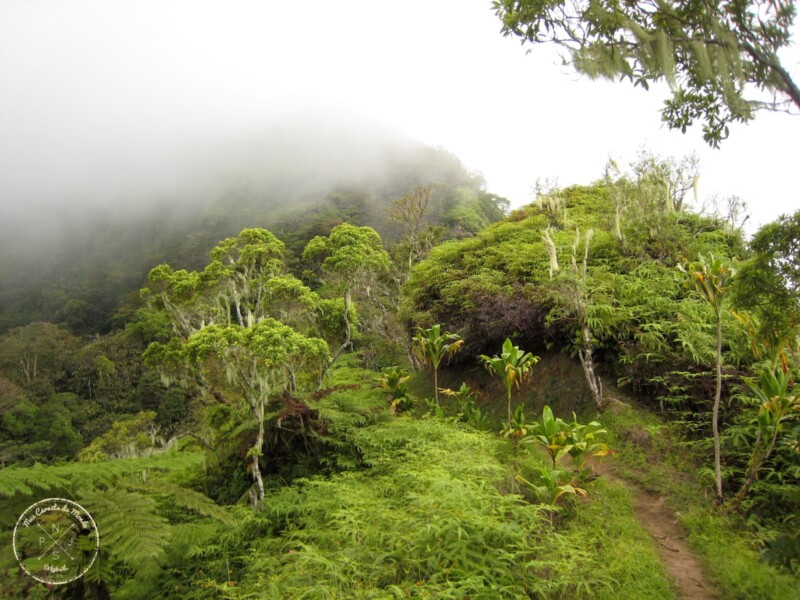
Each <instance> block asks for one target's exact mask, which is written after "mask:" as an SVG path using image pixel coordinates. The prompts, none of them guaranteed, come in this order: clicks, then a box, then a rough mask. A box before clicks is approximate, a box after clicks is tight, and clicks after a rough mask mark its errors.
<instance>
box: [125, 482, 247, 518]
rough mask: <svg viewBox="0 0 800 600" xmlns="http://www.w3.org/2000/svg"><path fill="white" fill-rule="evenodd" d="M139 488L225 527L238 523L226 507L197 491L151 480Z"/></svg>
mask: <svg viewBox="0 0 800 600" xmlns="http://www.w3.org/2000/svg"><path fill="white" fill-rule="evenodd" d="M137 487H138V488H139V489H141V490H142V491H144V492H155V493H157V494H161V495H162V496H165V497H167V498H169V499H170V500H172V501H173V502H174V503H175V504H177V505H178V506H182V507H183V508H188V509H189V510H193V511H195V512H197V513H199V514H201V515H203V516H205V517H211V518H212V519H215V520H217V521H220V522H221V523H224V524H225V525H231V526H233V525H235V524H236V523H237V520H236V519H235V518H234V517H233V516H232V515H231V514H230V513H229V512H228V511H227V510H226V509H225V508H224V507H222V506H220V505H219V504H217V503H215V502H214V501H213V500H212V499H211V498H209V497H208V496H206V495H204V494H201V493H200V492H196V491H195V490H191V489H188V488H185V487H181V486H179V485H176V484H174V483H170V482H168V481H163V480H151V481H148V482H147V483H145V484H142V485H141V486H137Z"/></svg>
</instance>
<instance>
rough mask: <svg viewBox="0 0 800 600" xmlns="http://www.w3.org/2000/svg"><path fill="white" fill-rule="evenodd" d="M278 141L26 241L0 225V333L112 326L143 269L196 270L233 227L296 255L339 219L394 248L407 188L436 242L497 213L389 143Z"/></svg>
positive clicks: (466, 187) (457, 168) (476, 191)
mask: <svg viewBox="0 0 800 600" xmlns="http://www.w3.org/2000/svg"><path fill="white" fill-rule="evenodd" d="M287 135H288V133H286V132H283V133H282V135H280V136H275V134H274V132H273V137H267V138H266V140H261V141H259V142H258V144H257V145H256V147H255V148H254V149H252V152H253V156H250V157H248V158H247V160H246V161H243V162H244V164H245V165H247V166H246V167H244V168H243V167H241V166H239V165H235V166H232V167H229V168H228V169H227V170H225V169H223V170H220V169H221V167H219V166H217V167H216V170H213V169H208V172H205V171H204V170H202V168H201V167H198V171H197V173H195V174H194V176H195V178H196V179H197V180H198V181H199V182H205V186H206V187H205V188H203V187H200V185H199V183H197V182H195V183H193V185H192V186H188V185H187V186H185V187H186V188H187V189H183V188H182V187H181V186H177V185H176V186H174V188H168V189H167V190H166V191H164V192H149V194H150V196H152V197H150V196H145V197H143V198H138V199H133V200H130V201H126V200H120V201H119V202H118V203H117V208H116V209H113V210H112V209H110V208H108V207H105V208H97V209H95V210H87V211H84V213H82V214H80V215H74V214H72V213H71V212H70V211H69V208H68V207H69V205H70V204H71V203H72V202H73V200H72V199H71V198H70V197H68V196H66V197H65V198H64V200H63V203H64V205H65V207H64V208H63V209H61V210H60V211H59V213H60V214H59V213H57V214H56V217H58V219H57V220H56V221H55V222H49V223H48V224H46V225H43V224H38V225H36V226H33V225H31V226H29V227H30V231H28V232H26V233H27V235H21V233H25V232H20V231H18V230H14V229H10V228H7V227H11V226H12V225H13V221H10V222H8V223H5V224H3V225H0V232H2V236H0V279H2V281H3V283H4V285H3V286H2V289H0V332H6V331H8V330H9V329H11V328H13V327H16V326H20V325H26V324H28V323H31V322H35V321H47V322H53V323H59V324H62V325H64V326H65V327H66V328H67V329H68V330H69V331H71V332H72V333H73V334H76V335H86V334H91V333H106V332H108V331H110V330H111V329H115V328H119V327H121V326H123V325H124V324H125V322H126V321H127V320H129V317H130V314H129V310H128V309H129V308H130V306H135V299H136V296H137V295H138V288H139V286H140V285H141V282H142V281H143V279H144V278H145V276H146V275H147V272H148V271H149V270H150V269H152V268H153V267H154V266H156V265H157V264H159V263H161V262H169V263H170V264H173V265H176V266H179V267H185V268H198V267H200V266H201V265H202V264H203V263H204V261H205V260H206V257H207V255H208V252H209V251H210V250H211V248H213V246H214V245H215V244H216V243H217V242H218V241H219V240H220V239H222V238H225V237H228V236H232V235H236V233H238V232H239V231H240V230H241V229H243V228H245V227H266V228H269V229H270V230H272V231H274V232H275V234H276V235H278V236H279V237H281V238H282V239H284V240H285V241H286V242H287V243H288V244H289V248H290V251H292V250H294V252H295V254H298V253H301V252H302V248H303V246H304V245H305V243H306V242H307V241H308V240H309V239H311V237H313V236H314V235H316V234H318V233H325V232H327V231H329V230H330V229H331V227H333V226H334V225H336V224H338V223H341V222H344V221H347V222H351V223H355V224H359V225H369V226H372V227H374V228H376V229H377V230H378V231H380V232H381V233H382V234H385V235H387V236H388V237H387V239H389V240H394V239H396V238H397V236H398V225H397V224H395V223H393V222H392V221H391V220H390V219H387V210H388V207H389V205H390V204H391V202H392V201H393V200H395V199H397V198H398V197H400V196H402V195H403V194H405V193H408V192H411V191H412V190H414V189H415V188H416V187H418V186H429V185H430V186H432V187H431V192H430V206H429V207H428V216H427V217H426V226H427V224H432V223H435V224H436V225H437V226H438V227H439V228H441V230H440V231H439V230H437V235H436V237H435V239H437V240H438V239H444V238H446V237H452V236H464V235H471V234H473V233H475V232H476V231H478V230H479V229H480V228H482V227H484V226H485V225H487V224H489V223H490V222H492V221H496V220H498V219H499V218H501V217H502V215H503V212H502V211H503V209H504V208H506V207H507V206H508V204H507V201H506V200H505V199H503V198H500V197H497V196H495V195H492V194H489V193H487V192H486V191H485V190H484V189H483V182H482V180H481V178H480V176H479V175H474V174H470V173H468V172H467V171H466V170H465V168H464V167H463V166H462V164H461V162H460V161H459V160H458V159H457V158H456V157H455V156H453V155H452V154H450V153H448V152H447V151H445V150H443V149H434V148H429V147H425V146H422V145H419V144H413V143H410V142H407V141H404V140H397V139H392V138H389V137H384V138H380V139H373V138H369V139H367V140H366V141H365V140H363V139H361V138H358V137H356V138H355V140H353V139H351V140H350V143H349V144H348V145H347V146H345V147H343V148H342V147H341V144H340V143H339V142H338V141H337V142H335V143H334V140H333V139H329V138H330V137H331V135H332V134H328V135H325V134H324V133H317V134H314V135H312V136H310V137H309V135H308V134H307V133H306V134H303V133H300V134H298V133H295V135H298V136H301V139H300V140H291V139H287ZM342 135H344V134H342ZM302 136H304V137H302ZM273 138H274V139H273ZM281 144H283V145H284V146H283V147H281ZM332 146H335V147H332ZM236 150H237V151H238V152H241V151H242V150H241V149H239V148H238V147H237V148H236ZM223 158H224V153H223ZM218 160H219V161H221V162H222V158H218ZM227 160H232V159H230V158H229V159H227ZM337 167H338V168H337ZM76 204H80V202H79V201H78V202H76ZM6 226H7V227H6ZM295 258H296V256H295ZM290 260H291V259H290ZM118 311H120V312H119V313H118Z"/></svg>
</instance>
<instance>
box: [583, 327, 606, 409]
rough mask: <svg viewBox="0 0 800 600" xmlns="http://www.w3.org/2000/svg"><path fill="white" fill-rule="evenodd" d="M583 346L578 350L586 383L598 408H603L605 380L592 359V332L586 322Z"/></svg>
mask: <svg viewBox="0 0 800 600" xmlns="http://www.w3.org/2000/svg"><path fill="white" fill-rule="evenodd" d="M582 333H583V347H582V348H580V349H579V350H578V358H579V359H580V361H581V366H582V367H583V374H584V376H585V377H586V383H587V384H588V385H589V390H590V391H591V392H592V398H593V399H594V403H595V404H596V405H597V410H603V404H604V403H603V382H602V381H601V380H600V378H599V377H598V376H597V375H596V374H595V372H594V360H593V359H592V350H593V344H592V334H591V332H590V331H589V328H588V327H587V326H586V325H585V324H584V326H583V332H582Z"/></svg>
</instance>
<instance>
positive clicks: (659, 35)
mask: <svg viewBox="0 0 800 600" xmlns="http://www.w3.org/2000/svg"><path fill="white" fill-rule="evenodd" d="M493 6H494V9H495V12H496V13H497V15H498V16H499V17H500V19H501V20H502V21H503V28H502V31H503V34H504V35H506V36H508V35H516V36H519V37H521V38H522V39H523V42H530V43H534V44H535V43H540V42H553V43H555V44H558V45H559V46H561V47H562V48H565V49H566V50H567V53H568V56H567V59H568V60H569V62H571V63H572V64H573V66H574V67H575V68H576V69H577V70H578V71H579V72H581V73H583V74H585V75H588V76H590V77H605V78H608V79H615V78H617V77H619V78H620V79H628V80H629V81H631V82H633V83H634V85H640V86H642V87H644V88H648V87H649V85H650V84H651V83H653V82H656V81H659V80H666V81H668V82H669V84H670V86H671V87H672V97H671V98H670V99H669V100H667V101H666V105H665V108H664V111H663V119H664V121H666V122H667V123H668V124H669V126H670V127H671V128H677V129H680V130H681V131H684V132H685V131H686V128H687V127H688V126H690V125H691V124H692V123H694V122H695V121H700V122H702V123H703V131H704V135H703V137H704V138H705V140H706V141H707V142H708V143H709V144H711V145H712V146H717V145H718V144H719V143H720V141H721V140H723V139H724V138H725V137H726V136H727V135H728V124H729V123H731V122H735V121H748V120H750V119H751V118H752V117H753V116H754V114H755V112H756V111H757V110H759V109H769V110H786V109H791V108H794V109H800V88H798V86H797V84H796V83H795V81H794V80H793V78H792V75H791V74H790V73H789V71H788V70H787V69H786V67H785V66H784V65H783V64H782V63H781V59H780V57H779V53H780V51H781V49H783V48H785V47H787V46H788V45H789V43H790V40H791V29H792V24H793V22H794V18H795V14H796V7H795V3H794V2H792V1H791V0H783V1H777V2H771V1H769V2H768V1H764V0H758V1H755V2H752V1H751V2H743V1H740V0H722V1H718V2H683V1H680V2H679V1H672V2H666V1H665V2H662V1H658V2H656V1H652V0H648V1H646V2H619V1H618V0H580V1H574V2H566V1H564V0H562V1H548V2H543V1H541V0H495V1H494V3H493Z"/></svg>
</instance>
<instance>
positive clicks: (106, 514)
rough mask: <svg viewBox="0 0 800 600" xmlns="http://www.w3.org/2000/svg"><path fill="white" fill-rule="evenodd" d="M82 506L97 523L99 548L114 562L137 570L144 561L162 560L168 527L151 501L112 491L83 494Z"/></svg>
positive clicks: (115, 490) (138, 495) (135, 494)
mask: <svg viewBox="0 0 800 600" xmlns="http://www.w3.org/2000/svg"><path fill="white" fill-rule="evenodd" d="M81 502H82V504H83V506H85V507H86V509H87V510H88V511H89V512H90V513H91V514H92V516H93V517H94V520H95V522H96V523H97V527H98V529H99V531H100V544H101V546H102V547H103V548H104V549H106V550H108V552H109V553H110V554H111V555H112V556H114V557H115V558H117V559H119V560H121V561H123V562H125V563H128V564H130V565H131V566H133V567H134V568H138V565H140V564H141V563H142V561H144V560H146V559H158V558H160V557H162V556H163V554H164V548H165V546H166V545H167V544H168V543H169V539H170V527H169V523H168V522H167V520H166V519H165V518H164V517H162V516H160V515H159V514H158V512H157V504H156V501H155V500H154V499H153V498H151V497H148V496H145V495H143V494H140V493H137V492H130V491H126V490H121V489H112V490H107V491H105V492H101V491H87V492H84V493H83V494H81Z"/></svg>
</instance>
